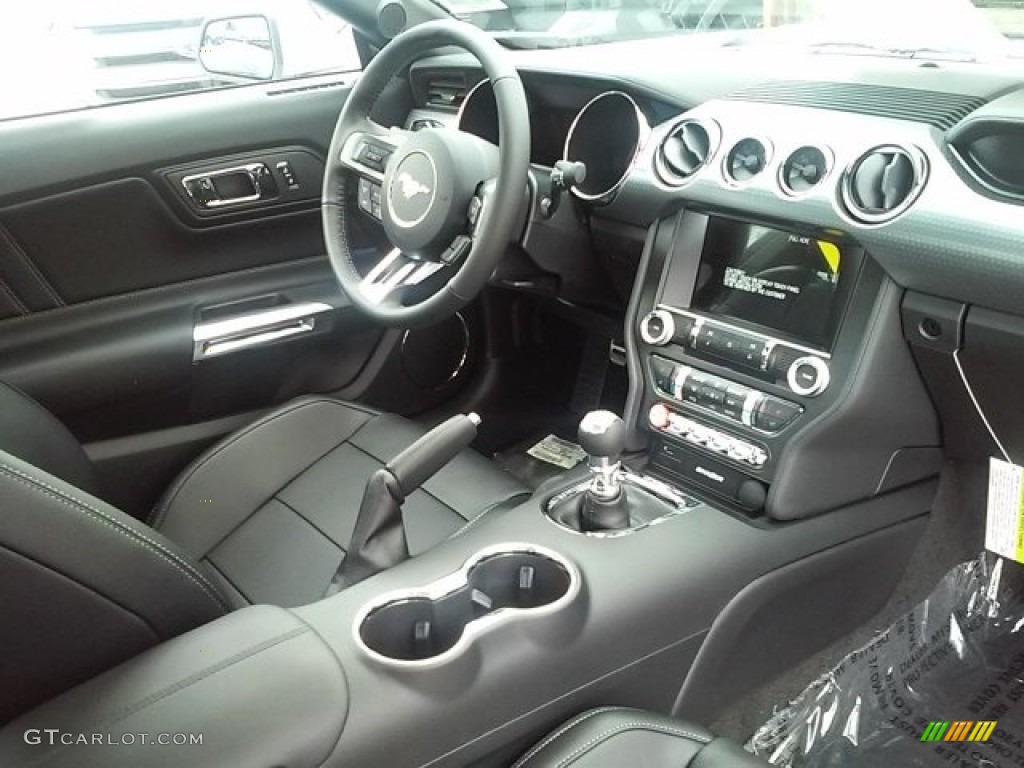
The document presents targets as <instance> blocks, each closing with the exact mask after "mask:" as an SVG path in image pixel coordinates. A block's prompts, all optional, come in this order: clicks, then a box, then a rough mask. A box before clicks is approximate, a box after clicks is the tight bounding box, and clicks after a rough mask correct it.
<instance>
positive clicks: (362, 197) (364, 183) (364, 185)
mask: <svg viewBox="0 0 1024 768" xmlns="http://www.w3.org/2000/svg"><path fill="white" fill-rule="evenodd" d="M371 194H372V193H371V189H370V182H369V181H368V180H366V179H360V180H359V207H360V208H361V209H363V210H364V211H366V212H367V213H369V212H370V211H371V210H373V206H372V204H371Z"/></svg>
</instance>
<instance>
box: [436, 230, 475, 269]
mask: <svg viewBox="0 0 1024 768" xmlns="http://www.w3.org/2000/svg"><path fill="white" fill-rule="evenodd" d="M472 247H473V241H472V240H470V239H469V238H468V237H466V236H465V235H459V236H458V237H456V238H455V239H454V240H453V241H452V244H451V245H449V246H448V247H447V248H445V250H444V253H442V254H441V261H443V262H444V263H445V264H455V263H457V262H459V261H460V260H461V259H462V258H463V257H464V256H465V255H466V254H467V253H469V250H470V248H472Z"/></svg>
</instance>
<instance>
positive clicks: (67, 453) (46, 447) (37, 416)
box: [0, 381, 99, 495]
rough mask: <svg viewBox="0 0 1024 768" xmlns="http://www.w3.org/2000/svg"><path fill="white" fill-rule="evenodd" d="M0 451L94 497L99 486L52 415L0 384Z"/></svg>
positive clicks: (86, 460) (84, 458)
mask: <svg viewBox="0 0 1024 768" xmlns="http://www.w3.org/2000/svg"><path fill="white" fill-rule="evenodd" d="M0 451H6V452H7V453H10V454H12V455H14V456H17V457H18V458H19V459H21V460H22V461H27V462H28V463H30V464H32V465H33V466H36V467H39V468H40V469H44V470H46V471H47V472H49V473H50V474H51V475H54V476H55V477H59V478H60V479H61V480H64V481H65V482H68V483H71V484H72V485H74V486H75V487H77V488H81V489H82V490H83V491H85V492H86V493H91V494H94V495H95V494H96V493H98V490H99V484H98V482H97V479H96V472H95V470H94V469H93V466H92V462H90V461H89V458H88V457H87V456H86V455H85V451H84V450H82V446H81V445H79V444H78V441H77V440H76V439H75V438H74V436H73V435H72V434H71V433H70V432H69V431H68V429H67V427H65V426H64V425H63V424H61V423H60V422H59V421H58V420H57V419H56V418H55V417H54V415H53V414H52V413H50V412H49V411H48V410H46V409H45V408H43V406H41V405H40V404H39V403H37V402H36V401H35V400H33V399H32V398H31V397H29V396H28V395H27V394H25V393H24V392H22V391H21V390H20V389H18V388H17V387H13V386H11V385H10V384H6V383H4V382H2V381H0Z"/></svg>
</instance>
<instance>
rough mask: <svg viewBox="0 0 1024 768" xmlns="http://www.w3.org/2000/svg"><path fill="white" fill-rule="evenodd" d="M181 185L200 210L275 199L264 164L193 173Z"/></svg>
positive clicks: (272, 177) (272, 184) (269, 174)
mask: <svg viewBox="0 0 1024 768" xmlns="http://www.w3.org/2000/svg"><path fill="white" fill-rule="evenodd" d="M181 183H182V186H184V187H185V191H186V192H187V193H188V195H189V197H190V198H191V199H192V202H194V203H195V204H196V205H197V206H199V207H200V208H221V207H223V206H226V205H241V204H242V203H255V202H258V201H260V200H269V199H270V198H273V197H277V182H275V181H274V175H273V174H272V173H271V172H270V169H269V168H268V167H267V165H266V163H246V164H245V165H240V166H238V167H235V168H222V169H220V170H217V171H210V172H208V173H197V174H194V175H192V176H186V177H185V178H183V179H182V180H181Z"/></svg>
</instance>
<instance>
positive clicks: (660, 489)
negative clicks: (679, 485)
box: [542, 468, 701, 539]
mask: <svg viewBox="0 0 1024 768" xmlns="http://www.w3.org/2000/svg"><path fill="white" fill-rule="evenodd" d="M618 479H619V482H620V483H621V484H625V485H632V486H635V487H637V488H640V489H641V490H644V491H647V492H648V493H650V494H652V495H653V496H657V497H658V498H659V499H661V500H662V501H664V502H665V503H666V504H669V505H670V506H671V507H672V509H671V510H669V511H668V512H666V513H665V514H664V515H662V516H661V517H658V518H655V519H654V520H651V521H650V522H646V523H641V524H640V525H637V526H633V527H630V528H623V529H622V530H619V531H578V530H576V529H575V528H570V527H569V526H567V525H562V523H560V522H558V521H557V520H555V518H554V517H552V515H551V509H552V508H553V507H555V506H557V505H558V504H561V503H562V502H565V501H568V500H569V499H571V498H573V497H574V496H579V495H582V494H583V493H586V491H587V489H588V488H589V487H590V480H589V479H587V480H584V481H582V482H579V483H576V484H574V485H571V486H569V487H568V488H565V489H564V490H561V491H559V492H558V493H556V494H554V495H553V496H551V497H550V498H548V499H547V500H546V501H545V502H544V504H543V505H542V514H543V515H544V518H545V519H546V520H547V521H548V522H550V523H551V524H552V525H555V526H557V527H558V528H559V529H560V530H563V531H568V532H569V533H575V534H576V535H578V536H590V537H591V538H596V539H617V538H621V537H623V536H629V535H630V534H633V533H637V532H638V531H643V530H646V529H647V528H650V527H652V526H655V525H658V524H659V523H663V522H665V521H666V520H671V519H672V518H674V517H679V516H680V515H682V514H684V513H686V512H687V511H688V510H691V509H693V508H694V507H698V506H700V504H701V502H700V501H698V500H697V499H695V498H693V497H692V496H687V495H686V494H685V493H683V492H682V491H680V490H678V489H676V488H675V487H673V486H671V485H669V484H668V483H666V482H665V481H663V480H659V479H657V478H655V477H651V476H650V475H641V474H639V473H637V472H633V471H632V470H629V469H625V468H623V469H622V470H620V472H619V478H618Z"/></svg>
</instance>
